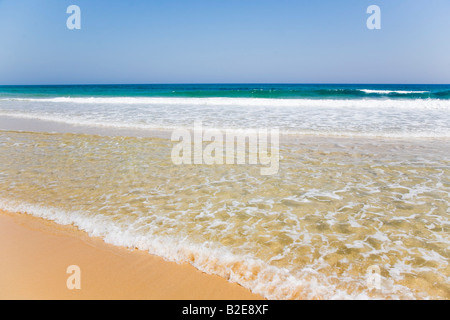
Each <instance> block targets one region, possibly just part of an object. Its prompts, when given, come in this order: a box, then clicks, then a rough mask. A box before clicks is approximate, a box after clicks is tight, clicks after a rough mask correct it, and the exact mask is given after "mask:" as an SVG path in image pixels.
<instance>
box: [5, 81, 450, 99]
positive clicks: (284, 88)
mask: <svg viewBox="0 0 450 320" xmlns="http://www.w3.org/2000/svg"><path fill="white" fill-rule="evenodd" d="M59 96H69V97H91V96H95V97H121V96H127V97H198V98H201V97H203V98H206V97H228V98H270V99H301V98H308V99H362V98H391V99H450V85H397V84H340V85H337V84H142V85H60V86H0V97H59Z"/></svg>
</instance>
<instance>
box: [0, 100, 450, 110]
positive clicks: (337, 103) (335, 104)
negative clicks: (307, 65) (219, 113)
mask: <svg viewBox="0 0 450 320" xmlns="http://www.w3.org/2000/svg"><path fill="white" fill-rule="evenodd" d="M0 101H28V102H49V103H75V104H106V105H107V104H125V105H135V104H143V105H179V106H183V105H188V106H214V105H217V106H237V107H239V106H242V107H317V108H320V107H322V108H411V109H417V108H421V109H444V110H450V100H441V99H267V98H165V97H159V98H158V97H107V98H105V97H83V98H81V97H56V98H2V99H0Z"/></svg>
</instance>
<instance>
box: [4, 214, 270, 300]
mask: <svg viewBox="0 0 450 320" xmlns="http://www.w3.org/2000/svg"><path fill="white" fill-rule="evenodd" d="M0 257H1V259H0V299H161V300H162V299H174V300H184V299H213V300H223V299H226V300H228V299H237V300H240V299H262V297H261V296H259V295H255V294H252V293H251V292H250V291H249V290H247V289H245V288H243V287H241V286H239V285H237V284H234V283H230V282H228V281H227V280H225V279H223V278H220V277H218V276H213V275H208V274H205V273H202V272H200V271H198V270H197V269H195V268H194V267H192V266H190V265H188V264H176V263H173V262H168V261H165V260H163V259H162V258H160V257H157V256H153V255H151V254H148V253H147V252H143V251H138V250H134V251H131V250H128V249H126V248H123V247H116V246H113V245H109V244H106V243H105V242H103V241H102V240H101V239H97V238H92V237H89V236H88V235H87V234H86V233H85V232H82V231H80V230H78V229H76V228H75V227H72V226H61V225H58V224H56V223H54V222H51V221H47V220H44V219H41V218H36V217H33V216H29V215H26V214H18V213H7V212H2V211H0ZM70 265H77V266H79V267H80V270H81V275H80V283H81V289H79V290H78V289H72V290H69V289H68V288H67V279H68V278H69V277H70V276H71V274H68V273H67V268H68V266H70Z"/></svg>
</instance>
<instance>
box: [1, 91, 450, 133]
mask: <svg viewBox="0 0 450 320" xmlns="http://www.w3.org/2000/svg"><path fill="white" fill-rule="evenodd" d="M449 110H450V86H446V85H269V84H267V85H266V84H265V85H237V84H236V85H218V84H216V85H105V86H103V85H102V86H96V85H92V86H26V87H22V86H10V87H8V86H6V87H5V86H3V87H0V116H8V117H15V118H26V119H40V120H47V121H53V122H57V123H63V124H71V125H86V126H94V127H112V128H127V129H144V130H145V129H173V128H177V127H192V125H193V122H194V120H202V121H203V122H204V124H205V125H206V126H209V127H213V128H222V129H225V128H264V127H273V126H277V127H278V128H279V129H280V130H281V132H282V133H287V134H313V135H326V136H382V137H389V136H391V137H413V136H415V137H450V129H449V123H450V112H449Z"/></svg>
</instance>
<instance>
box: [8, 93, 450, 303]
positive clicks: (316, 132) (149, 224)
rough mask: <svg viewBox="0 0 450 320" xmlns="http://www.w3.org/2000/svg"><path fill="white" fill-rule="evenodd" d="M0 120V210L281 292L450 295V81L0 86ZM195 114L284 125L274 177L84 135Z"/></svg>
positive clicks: (138, 139)
mask: <svg viewBox="0 0 450 320" xmlns="http://www.w3.org/2000/svg"><path fill="white" fill-rule="evenodd" d="M0 120H1V121H0V124H4V125H5V127H6V124H7V125H8V128H7V129H5V128H2V127H0V129H4V130H2V131H0V208H2V209H6V210H11V211H19V212H27V213H29V214H33V215H36V216H40V217H43V218H46V219H51V220H55V221H57V222H58V223H61V224H74V225H76V226H77V227H79V228H80V229H82V230H85V231H87V232H88V233H89V234H91V235H93V236H100V237H102V238H103V239H105V241H107V242H109V243H113V244H116V245H123V246H128V247H132V248H139V249H142V250H147V251H149V252H150V253H153V254H157V255H160V256H163V257H165V258H166V259H169V260H172V261H179V262H187V263H191V264H192V265H194V266H195V267H197V268H198V269H200V270H203V271H204V272H207V273H210V274H217V275H219V276H222V277H224V278H226V279H229V280H230V281H234V282H237V283H240V284H241V285H243V286H245V287H247V288H249V289H251V290H252V291H254V292H257V293H260V294H262V295H263V296H265V297H267V298H272V299H298V298H327V299H335V298H388V299H389V298H390V299H404V298H419V299H427V298H445V299H449V298H450V282H449V279H450V267H449V259H450V254H449V248H450V210H449V207H450V180H449V177H450V157H449V154H450V85H362V84H361V85H316V84H314V85H313V84H310V85H309V84H308V85H306V84H305V85H300V84H299V85H293V84H264V85H260V84H255V85H250V84H214V85H210V84H208V85H206V84H205V85H181V84H180V85H101V86H100V85H91V86H0ZM21 121H26V122H24V123H26V124H30V123H32V122H36V123H39V122H42V123H44V124H45V125H47V124H49V123H54V124H58V125H59V126H64V127H65V128H66V129H67V130H64V132H65V133H62V132H59V133H58V132H53V131H57V130H54V129H53V128H52V129H48V130H46V128H45V125H44V126H42V125H41V126H38V127H39V130H34V129H33V128H34V127H32V126H30V129H27V128H25V129H24V126H23V125H22V126H18V129H20V130H16V129H15V128H14V126H15V125H18V124H20V122H21ZM194 121H202V122H203V125H204V127H208V128H216V129H237V130H241V129H247V128H273V127H277V128H279V129H280V132H281V133H282V134H284V135H286V136H287V137H288V139H286V140H283V142H282V144H281V145H280V169H279V172H278V174H276V175H272V176H261V175H260V171H259V169H260V168H259V166H252V165H248V164H246V165H181V166H177V165H175V164H173V163H172V161H171V158H170V153H171V149H172V147H173V145H174V143H173V142H172V141H170V140H169V139H165V138H160V137H159V138H158V137H142V136H141V135H140V134H134V131H133V134H123V135H121V136H114V134H113V135H112V136H111V135H110V136H104V135H96V134H90V133H92V132H93V131H92V129H93V128H94V129H98V130H99V132H101V130H103V129H108V130H109V129H132V130H138V131H141V132H151V131H153V130H166V131H167V130H169V132H170V130H173V129H176V128H188V129H191V128H192V126H193V125H194ZM75 129H76V130H75ZM94 132H95V130H94ZM111 132H114V131H111ZM144 136H145V135H144ZM372 266H378V267H379V270H380V277H381V287H380V288H379V289H376V290H371V289H370V288H368V284H367V276H368V275H367V270H369V269H370V268H371V267H372Z"/></svg>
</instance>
